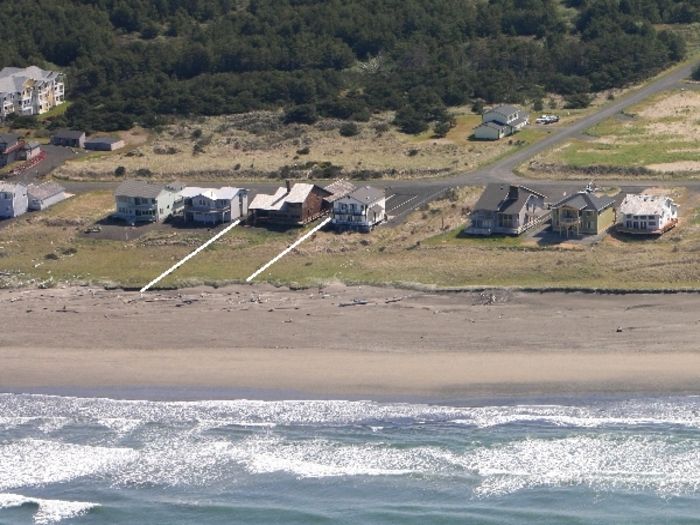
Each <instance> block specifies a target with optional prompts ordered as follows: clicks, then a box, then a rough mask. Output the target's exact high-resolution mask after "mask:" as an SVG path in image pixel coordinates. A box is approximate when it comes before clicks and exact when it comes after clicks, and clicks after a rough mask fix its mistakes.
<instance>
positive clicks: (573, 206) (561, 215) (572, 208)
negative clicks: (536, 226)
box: [552, 191, 615, 237]
mask: <svg viewBox="0 0 700 525" xmlns="http://www.w3.org/2000/svg"><path fill="white" fill-rule="evenodd" d="M614 206H615V200H614V199H612V198H610V197H607V196H598V195H596V194H594V193H592V192H590V191H579V192H578V193H572V194H571V195H569V196H568V197H565V198H563V199H562V200H560V201H559V202H557V203H556V204H553V205H552V230H553V231H555V232H559V234H560V235H566V236H567V237H568V236H570V235H572V234H573V235H576V236H578V235H598V234H599V233H602V232H604V231H606V230H607V229H608V228H610V227H611V226H612V225H613V224H615V208H614Z"/></svg>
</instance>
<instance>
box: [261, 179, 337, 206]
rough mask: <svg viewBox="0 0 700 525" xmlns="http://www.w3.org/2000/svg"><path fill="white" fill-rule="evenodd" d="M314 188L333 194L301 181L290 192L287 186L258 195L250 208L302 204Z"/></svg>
mask: <svg viewBox="0 0 700 525" xmlns="http://www.w3.org/2000/svg"><path fill="white" fill-rule="evenodd" d="M314 188H315V189H317V190H320V192H322V193H325V194H326V195H324V197H327V196H329V195H331V192H329V191H327V190H325V189H323V188H321V187H320V186H316V185H315V184H307V183H304V182H299V183H296V184H294V186H292V188H291V190H290V191H289V192H287V189H286V188H278V189H277V191H276V192H275V194H274V195H265V194H258V195H256V196H255V198H254V199H253V202H251V203H250V205H249V206H248V208H249V209H251V210H267V211H277V210H281V209H282V208H283V207H284V206H285V205H286V204H301V203H303V202H304V201H306V199H307V198H308V197H309V194H310V193H311V192H312V191H314Z"/></svg>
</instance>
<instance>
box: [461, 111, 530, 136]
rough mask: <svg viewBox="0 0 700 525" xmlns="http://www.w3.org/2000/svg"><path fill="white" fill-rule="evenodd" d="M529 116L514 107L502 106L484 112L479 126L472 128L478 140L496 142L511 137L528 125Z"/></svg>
mask: <svg viewBox="0 0 700 525" xmlns="http://www.w3.org/2000/svg"><path fill="white" fill-rule="evenodd" d="M528 119H529V115H528V114H527V113H525V112H524V111H523V110H521V109H520V108H518V107H516V106H511V105H502V106H496V107H495V108H491V109H488V110H486V111H484V113H483V114H482V115H481V124H479V125H478V126H477V127H476V128H474V138H475V139H478V140H498V139H501V138H503V137H506V136H508V135H512V134H514V133H516V132H517V131H519V130H521V129H522V128H524V127H525V126H526V125H527V124H528Z"/></svg>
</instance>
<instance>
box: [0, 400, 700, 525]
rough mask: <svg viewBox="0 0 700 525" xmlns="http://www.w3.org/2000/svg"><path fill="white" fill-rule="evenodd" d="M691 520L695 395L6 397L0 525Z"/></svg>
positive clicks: (697, 450)
mask: <svg viewBox="0 0 700 525" xmlns="http://www.w3.org/2000/svg"><path fill="white" fill-rule="evenodd" d="M32 523H34V524H38V525H44V524H56V523H60V524H86V525H87V524H95V525H97V524H100V525H101V524H143V525H147V524H168V525H175V524H299V525H302V524H303V525H310V524H353V525H355V524H376V525H384V524H443V525H446V524H453V523H454V524H499V525H503V524H557V525H561V524H577V525H579V524H596V525H601V524H624V523H630V524H632V523H634V524H647V523H649V524H651V523H654V524H691V523H692V524H697V523H700V397H697V396H678V397H657V398H636V399H597V398H594V399H580V400H575V401H571V400H568V401H566V402H560V403H542V402H538V403H525V404H523V403H522V402H521V404H506V403H494V404H490V405H489V404H484V403H483V401H480V402H478V403H471V404H470V403H456V404H443V405H434V404H416V403H380V402H372V401H322V400H318V401H314V400H306V401H252V400H231V401H220V400H216V401H187V402H173V401H134V400H113V399H101V398H79V397H66V396H48V395H28V394H0V524H3V525H9V524H12V525H14V524H32Z"/></svg>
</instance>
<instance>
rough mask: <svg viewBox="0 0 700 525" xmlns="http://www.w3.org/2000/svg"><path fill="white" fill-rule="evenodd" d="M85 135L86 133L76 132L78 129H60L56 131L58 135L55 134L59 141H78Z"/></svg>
mask: <svg viewBox="0 0 700 525" xmlns="http://www.w3.org/2000/svg"><path fill="white" fill-rule="evenodd" d="M84 135H85V132H84V131H80V130H76V129H59V130H58V131H56V133H54V134H53V136H54V137H57V138H59V139H73V140H77V139H79V138H81V137H83V136H84Z"/></svg>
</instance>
